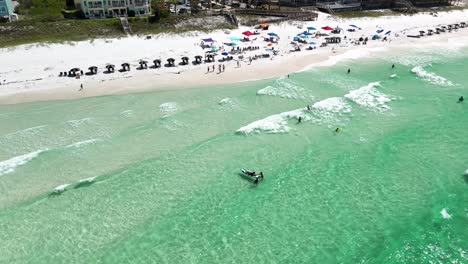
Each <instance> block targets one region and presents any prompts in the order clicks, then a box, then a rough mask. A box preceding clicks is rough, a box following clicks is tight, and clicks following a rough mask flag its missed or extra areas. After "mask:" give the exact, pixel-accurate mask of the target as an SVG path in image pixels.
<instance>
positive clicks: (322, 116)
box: [236, 97, 351, 134]
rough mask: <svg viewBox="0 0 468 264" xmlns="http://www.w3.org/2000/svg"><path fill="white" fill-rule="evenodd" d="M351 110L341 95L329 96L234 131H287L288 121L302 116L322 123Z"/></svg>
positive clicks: (333, 119) (288, 128) (334, 119)
mask: <svg viewBox="0 0 468 264" xmlns="http://www.w3.org/2000/svg"><path fill="white" fill-rule="evenodd" d="M349 112H351V106H350V105H349V104H348V103H347V102H346V101H345V100H344V98H341V97H331V98H327V99H325V100H322V101H320V102H317V103H315V104H314V105H312V106H311V107H310V110H308V109H306V108H300V109H296V110H292V111H288V112H283V113H279V114H275V115H271V116H268V117H266V118H263V119H260V120H257V121H254V122H252V123H250V124H248V125H246V126H244V127H241V128H239V129H238V130H237V131H236V132H238V133H242V134H252V133H261V132H263V133H287V132H289V131H290V130H291V128H290V127H289V126H288V121H289V120H291V119H296V120H297V119H299V117H301V118H302V120H303V121H311V122H315V123H323V122H330V121H336V117H337V116H339V115H341V114H344V113H349Z"/></svg>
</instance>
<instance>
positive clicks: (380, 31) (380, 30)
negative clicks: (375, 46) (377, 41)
mask: <svg viewBox="0 0 468 264" xmlns="http://www.w3.org/2000/svg"><path fill="white" fill-rule="evenodd" d="M376 32H377V33H379V34H380V33H382V32H384V30H383V29H379V30H377V31H376Z"/></svg>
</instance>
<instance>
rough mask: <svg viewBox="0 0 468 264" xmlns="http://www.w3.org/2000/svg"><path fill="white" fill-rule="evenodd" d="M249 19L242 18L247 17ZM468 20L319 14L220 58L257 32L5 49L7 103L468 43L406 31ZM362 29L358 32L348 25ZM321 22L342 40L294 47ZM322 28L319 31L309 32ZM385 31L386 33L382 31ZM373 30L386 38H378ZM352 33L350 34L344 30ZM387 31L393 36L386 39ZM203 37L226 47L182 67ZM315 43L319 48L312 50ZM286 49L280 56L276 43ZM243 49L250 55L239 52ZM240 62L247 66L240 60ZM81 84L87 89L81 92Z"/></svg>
mask: <svg viewBox="0 0 468 264" xmlns="http://www.w3.org/2000/svg"><path fill="white" fill-rule="evenodd" d="M241 22H242V21H241ZM461 22H465V23H468V10H460V11H449V12H439V13H438V14H437V16H434V15H432V14H430V13H418V14H416V15H412V16H406V15H399V16H383V17H378V18H356V19H338V18H336V17H332V16H329V15H326V14H322V13H320V14H319V18H318V20H317V21H310V22H283V23H281V24H273V25H270V28H269V30H267V31H263V30H259V32H260V35H254V36H251V37H250V40H251V41H249V42H235V43H236V44H237V46H236V47H240V48H241V49H242V48H245V47H249V46H256V47H259V49H258V50H253V51H246V52H244V53H243V54H235V55H232V56H233V57H234V60H232V61H229V62H218V60H219V59H221V58H222V57H223V55H221V53H222V52H230V51H231V47H229V46H227V45H226V44H225V43H230V42H232V40H231V39H230V38H231V37H239V38H242V37H243V35H242V32H244V31H252V32H254V30H255V29H253V28H252V27H244V26H241V27H240V28H238V29H236V30H232V31H230V32H229V33H228V32H224V31H222V30H218V31H214V32H211V33H202V32H189V33H184V34H159V35H153V36H151V38H150V39H147V38H146V37H145V36H129V37H126V38H120V39H98V40H91V41H81V42H70V43H62V44H44V43H42V44H28V45H21V46H17V47H12V48H4V49H0V58H1V64H0V83H1V85H0V104H15V103H22V102H32V101H43V100H61V99H76V98H82V97H92V96H100V95H109V94H120V93H131V92H138V91H149V90H164V89H182V88H190V87H199V86H205V85H221V84H227V83H235V82H243V81H249V80H256V79H266V78H273V77H278V76H282V75H286V74H289V73H292V72H296V71H300V70H304V69H307V68H310V67H319V66H328V65H333V64H334V63H337V62H338V61H340V60H344V59H357V58H360V57H364V56H375V55H377V54H379V56H382V55H385V54H386V53H388V52H399V51H404V50H408V49H424V48H434V47H441V48H459V47H463V46H465V45H467V44H468V26H467V27H464V28H458V29H453V30H451V32H448V31H446V32H444V33H440V34H433V35H431V36H427V35H425V36H423V37H421V38H410V37H407V35H419V31H421V30H423V31H427V30H428V29H435V28H436V27H440V26H442V25H449V24H455V23H461ZM350 25H355V26H357V27H358V28H359V29H358V28H356V30H355V31H354V32H349V31H348V29H351V28H354V27H350ZM325 26H330V27H332V28H336V27H340V28H341V29H343V31H342V32H341V33H340V34H331V33H330V32H329V31H325V30H322V29H321V28H322V27H325ZM307 27H314V28H316V29H317V31H320V32H321V33H327V34H328V35H329V36H339V37H341V38H342V42H341V43H339V44H329V45H327V46H326V47H320V44H321V43H322V42H325V36H320V37H317V36H315V34H314V35H312V36H309V38H305V40H306V41H307V43H309V42H315V43H316V44H315V45H311V44H304V45H300V47H301V51H298V52H291V50H292V49H294V47H293V45H292V44H291V41H293V38H294V37H295V36H296V35H297V34H298V33H300V32H303V31H307ZM271 32H274V33H276V34H277V35H278V36H279V40H278V43H276V44H273V45H271V46H267V44H268V42H265V41H264V37H266V34H267V33H271ZM310 32H311V33H315V32H316V31H315V30H312V31H310ZM377 32H380V33H377ZM374 35H378V36H379V37H380V39H377V40H371V38H372V37H373V36H374ZM345 36H346V39H344V37H345ZM361 37H362V38H366V37H367V38H369V41H368V42H367V45H356V44H355V42H356V40H357V39H359V38H361ZM384 37H386V40H383V38H384ZM203 38H212V39H214V40H216V42H217V46H218V47H219V48H220V50H218V51H217V54H218V55H217V56H216V60H215V62H214V63H210V64H204V63H203V64H201V65H192V63H189V65H186V66H179V65H177V64H178V63H179V62H180V61H181V58H182V57H184V56H186V57H189V62H191V61H193V60H194V57H195V56H196V55H201V56H204V55H205V52H206V51H208V50H209V49H202V47H201V46H200V42H201V40H202V39H203ZM309 46H313V47H316V49H313V50H306V48H307V47H309ZM272 47H274V48H275V51H279V52H278V53H277V55H273V52H272V51H271V48H272ZM262 54H270V57H269V58H259V59H256V60H253V61H252V62H251V63H250V62H249V57H254V56H255V55H262ZM239 55H241V56H243V58H241V59H239ZM168 58H174V59H175V61H176V65H177V66H176V67H164V64H165V63H166V60H167V59H168ZM155 59H160V60H161V61H162V64H163V66H162V67H161V68H157V69H151V68H148V69H145V70H137V69H136V68H137V67H138V65H139V61H140V60H146V61H148V64H149V65H152V64H153V63H152V62H153V60H155ZM238 61H240V67H238V66H237V62H238ZM125 62H126V63H129V64H130V65H131V70H130V71H129V72H119V71H118V70H119V69H120V68H121V66H120V65H121V64H122V63H125ZM109 63H111V64H114V65H115V66H116V72H115V73H111V74H104V73H103V72H104V70H105V66H106V64H109ZM220 64H224V66H225V71H223V72H221V73H219V72H218V65H220ZM212 65H215V71H214V72H209V73H207V67H208V66H210V67H212ZM90 66H97V67H98V74H96V75H92V76H81V77H80V78H71V77H59V73H60V72H68V71H69V70H70V69H72V68H80V69H81V70H83V71H84V72H87V71H88V67H90ZM80 85H83V88H84V89H83V90H82V91H79V89H80Z"/></svg>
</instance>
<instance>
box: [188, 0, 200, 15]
mask: <svg viewBox="0 0 468 264" xmlns="http://www.w3.org/2000/svg"><path fill="white" fill-rule="evenodd" d="M190 4H191V6H190V9H191V10H192V14H197V13H200V10H201V8H200V0H191V1H190Z"/></svg>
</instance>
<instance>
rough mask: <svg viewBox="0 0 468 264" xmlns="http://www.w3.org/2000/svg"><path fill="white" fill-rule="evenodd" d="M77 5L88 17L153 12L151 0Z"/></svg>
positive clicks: (95, 0)
mask: <svg viewBox="0 0 468 264" xmlns="http://www.w3.org/2000/svg"><path fill="white" fill-rule="evenodd" d="M0 1H1V0H0ZM75 6H76V9H78V10H81V11H83V13H84V15H85V17H86V18H106V17H120V16H148V15H150V13H151V0H75Z"/></svg>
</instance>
